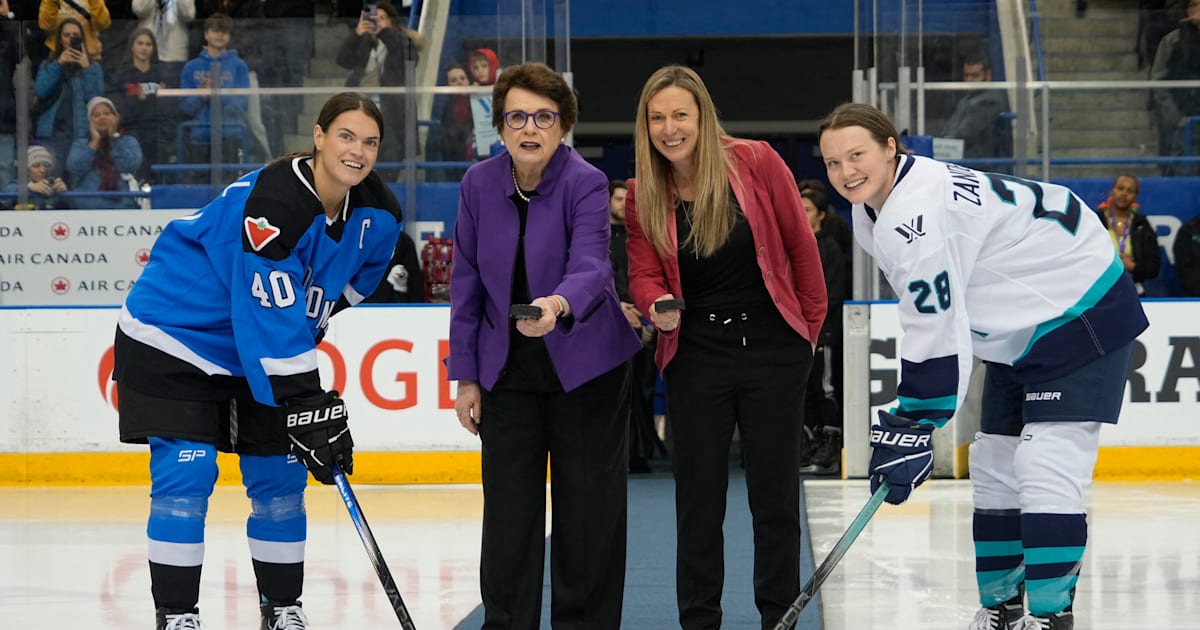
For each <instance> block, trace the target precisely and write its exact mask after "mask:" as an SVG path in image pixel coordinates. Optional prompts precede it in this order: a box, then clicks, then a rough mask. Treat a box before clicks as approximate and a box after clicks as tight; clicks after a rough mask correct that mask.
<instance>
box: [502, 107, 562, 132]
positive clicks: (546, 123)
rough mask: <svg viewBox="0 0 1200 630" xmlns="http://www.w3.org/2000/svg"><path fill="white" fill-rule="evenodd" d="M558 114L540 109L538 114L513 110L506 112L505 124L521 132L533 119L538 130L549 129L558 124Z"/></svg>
mask: <svg viewBox="0 0 1200 630" xmlns="http://www.w3.org/2000/svg"><path fill="white" fill-rule="evenodd" d="M558 116H559V114H558V112H552V111H550V110H548V109H539V110H537V111H536V112H523V111H520V110H513V111H511V112H504V124H506V125H508V128H509V129H515V130H517V131H520V130H521V129H524V128H525V125H527V124H529V119H531V118H532V119H533V124H534V126H536V127H537V128H538V129H549V128H551V127H553V126H554V123H556V122H558Z"/></svg>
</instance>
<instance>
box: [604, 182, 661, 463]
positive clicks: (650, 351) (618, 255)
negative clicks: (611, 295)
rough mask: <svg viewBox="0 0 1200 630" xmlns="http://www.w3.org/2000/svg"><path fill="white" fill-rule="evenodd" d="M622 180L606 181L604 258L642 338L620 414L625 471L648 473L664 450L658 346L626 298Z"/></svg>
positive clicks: (650, 329)
mask: <svg viewBox="0 0 1200 630" xmlns="http://www.w3.org/2000/svg"><path fill="white" fill-rule="evenodd" d="M627 190H628V188H627V187H626V184H625V182H624V181H622V180H619V179H614V180H612V181H611V182H609V183H608V222H609V228H610V230H611V234H612V236H611V240H610V241H609V245H608V258H609V261H610V262H611V263H612V268H613V283H614V285H615V286H616V289H617V298H618V299H620V300H621V310H622V311H623V312H624V313H625V320H626V321H628V322H629V325H630V326H631V327H632V328H633V331H634V332H635V333H637V334H638V338H640V339H641V341H642V350H641V352H639V353H637V354H636V355H634V357H633V360H632V361H631V362H630V385H629V396H628V397H627V398H626V400H625V407H624V410H623V411H622V412H621V415H628V416H629V472H631V473H648V472H650V459H651V458H652V457H654V452H655V451H656V450H658V451H662V452H663V453H664V454H665V452H666V447H664V446H663V444H662V441H661V440H660V439H659V437H658V432H657V430H656V429H655V426H654V385H655V381H656V380H657V379H658V368H657V367H655V365H654V351H655V349H656V348H657V347H658V343H657V342H658V334H657V331H655V330H654V326H652V325H651V324H650V320H648V319H646V317H645V316H644V315H643V314H642V312H641V311H639V310H638V308H637V307H636V306H634V304H633V298H631V297H629V254H628V252H627V251H626V250H625V242H626V241H627V240H628V239H627V235H628V231H627V230H626V228H625V193H626V192H627Z"/></svg>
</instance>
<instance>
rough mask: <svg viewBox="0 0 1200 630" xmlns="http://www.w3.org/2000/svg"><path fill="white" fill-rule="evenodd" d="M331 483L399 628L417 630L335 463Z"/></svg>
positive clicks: (356, 503)
mask: <svg viewBox="0 0 1200 630" xmlns="http://www.w3.org/2000/svg"><path fill="white" fill-rule="evenodd" d="M333 483H334V484H335V485H337V489H338V495H339V496H341V497H342V502H343V503H345V504H346V511H348V512H350V520H351V521H354V528H355V529H357V530H358V537H359V538H361V539H362V543H363V547H365V548H366V549H367V557H368V558H370V559H371V565H372V566H374V567H375V573H376V574H377V575H378V576H379V582H380V583H381V584H383V592H384V593H387V597H388V601H389V602H391V604H392V610H394V611H396V618H397V619H399V620H400V626H401V627H402V628H404V630H417V626H416V625H414V624H413V620H412V615H410V614H408V607H406V606H405V605H404V599H403V598H402V597H400V589H398V588H396V581H395V580H393V579H392V572H391V571H389V570H388V567H387V563H386V562H384V560H383V554H382V553H380V552H379V545H377V544H376V543H375V536H374V535H373V534H372V533H371V527H370V526H369V525H367V517H366V516H364V515H363V513H362V508H360V507H359V505H358V499H357V498H355V496H354V490H353V489H352V488H351V487H350V481H349V480H348V479H346V475H345V474H343V473H342V468H341V467H340V466H338V465H337V464H336V463H335V464H334V465H333Z"/></svg>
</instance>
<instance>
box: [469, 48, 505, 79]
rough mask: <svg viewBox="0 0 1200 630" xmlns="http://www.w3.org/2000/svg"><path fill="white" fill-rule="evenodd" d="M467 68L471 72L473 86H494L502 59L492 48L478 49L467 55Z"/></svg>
mask: <svg viewBox="0 0 1200 630" xmlns="http://www.w3.org/2000/svg"><path fill="white" fill-rule="evenodd" d="M467 68H468V69H469V70H470V71H471V85H492V84H493V83H495V82H496V73H497V72H499V70H500V58H499V57H497V56H496V51H494V50H492V49H491V48H476V49H475V50H472V51H471V54H469V55H467Z"/></svg>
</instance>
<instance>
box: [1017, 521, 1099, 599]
mask: <svg viewBox="0 0 1200 630" xmlns="http://www.w3.org/2000/svg"><path fill="white" fill-rule="evenodd" d="M1021 532H1022V535H1021V540H1022V542H1023V543H1024V545H1025V588H1026V591H1027V592H1028V594H1029V612H1030V613H1032V614H1034V615H1036V616H1038V617H1044V616H1047V615H1049V614H1050V613H1057V612H1062V611H1064V610H1070V609H1071V600H1072V596H1071V595H1072V593H1073V592H1074V590H1075V583H1076V582H1077V581H1079V569H1080V566H1081V565H1082V563H1083V552H1084V549H1085V548H1086V546H1087V515H1086V514H1023V515H1021Z"/></svg>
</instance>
